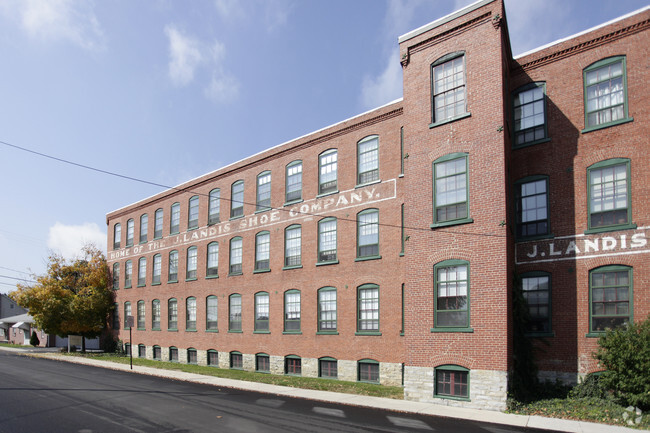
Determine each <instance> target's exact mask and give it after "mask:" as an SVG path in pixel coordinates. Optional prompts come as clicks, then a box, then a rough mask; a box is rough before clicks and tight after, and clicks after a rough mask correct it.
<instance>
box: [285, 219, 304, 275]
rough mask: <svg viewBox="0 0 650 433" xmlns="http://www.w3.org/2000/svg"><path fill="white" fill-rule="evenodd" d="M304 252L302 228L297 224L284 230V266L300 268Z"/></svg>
mask: <svg viewBox="0 0 650 433" xmlns="http://www.w3.org/2000/svg"><path fill="white" fill-rule="evenodd" d="M301 251H302V228H301V226H299V225H297V224H295V225H292V226H289V227H287V228H286V229H284V266H286V267H292V266H300V264H301V263H302V259H301V256H302V254H301Z"/></svg>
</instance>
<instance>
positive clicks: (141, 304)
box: [137, 301, 145, 329]
mask: <svg viewBox="0 0 650 433" xmlns="http://www.w3.org/2000/svg"><path fill="white" fill-rule="evenodd" d="M137 313H138V314H137V319H138V320H137V323H138V325H137V326H138V329H144V327H145V317H144V301H138V311H137Z"/></svg>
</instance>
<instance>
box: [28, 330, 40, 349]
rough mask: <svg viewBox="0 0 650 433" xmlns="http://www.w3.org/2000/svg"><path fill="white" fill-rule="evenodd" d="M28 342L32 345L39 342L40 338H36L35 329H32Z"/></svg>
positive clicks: (36, 344)
mask: <svg viewBox="0 0 650 433" xmlns="http://www.w3.org/2000/svg"><path fill="white" fill-rule="evenodd" d="M29 344H31V345H32V346H34V347H36V346H38V345H39V344H41V340H39V339H38V335H36V331H32V336H31V337H29Z"/></svg>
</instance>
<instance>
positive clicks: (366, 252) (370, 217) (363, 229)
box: [357, 209, 381, 259]
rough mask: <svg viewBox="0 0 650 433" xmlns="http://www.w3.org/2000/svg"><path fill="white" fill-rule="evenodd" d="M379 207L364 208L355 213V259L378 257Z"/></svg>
mask: <svg viewBox="0 0 650 433" xmlns="http://www.w3.org/2000/svg"><path fill="white" fill-rule="evenodd" d="M380 257H381V256H380V255H379V209H365V210H362V211H361V212H359V213H358V214H357V259H369V258H380Z"/></svg>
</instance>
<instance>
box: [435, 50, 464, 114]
mask: <svg viewBox="0 0 650 433" xmlns="http://www.w3.org/2000/svg"><path fill="white" fill-rule="evenodd" d="M452 56H453V55H452ZM432 74H433V122H434V123H438V122H443V121H445V120H449V119H453V118H455V117H458V116H460V115H462V114H465V113H466V112H467V107H466V93H465V56H464V55H463V54H461V55H457V56H456V57H455V58H451V59H450V58H449V56H445V57H443V58H441V59H440V60H438V61H437V62H435V63H434V64H433V65H432Z"/></svg>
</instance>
